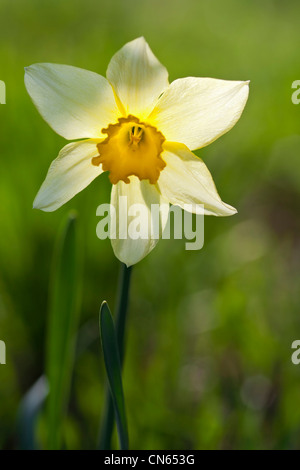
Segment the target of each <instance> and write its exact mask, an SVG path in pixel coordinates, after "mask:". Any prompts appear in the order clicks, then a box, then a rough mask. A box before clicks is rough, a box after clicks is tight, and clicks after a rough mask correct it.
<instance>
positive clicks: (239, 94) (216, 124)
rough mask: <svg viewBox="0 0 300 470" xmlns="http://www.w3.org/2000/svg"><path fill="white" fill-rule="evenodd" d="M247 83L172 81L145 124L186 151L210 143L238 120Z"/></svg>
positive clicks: (247, 88)
mask: <svg viewBox="0 0 300 470" xmlns="http://www.w3.org/2000/svg"><path fill="white" fill-rule="evenodd" d="M248 84H249V82H237V81H227V80H217V79H214V78H194V77H187V78H181V79H179V80H175V81H174V82H172V83H171V85H170V86H169V88H168V89H167V90H166V91H165V92H164V94H163V95H162V96H161V98H160V99H159V101H158V103H157V105H156V106H155V108H154V110H153V112H152V113H151V115H150V116H149V122H150V123H151V124H153V125H154V126H156V127H157V128H158V129H159V130H160V131H161V132H162V133H163V134H164V136H165V138H166V140H167V141H170V142H180V143H182V144H185V145H186V146H187V147H188V148H189V149H190V150H195V149H198V148H200V147H204V146H205V145H208V144H210V143H211V142H213V141H214V140H216V139H217V138H218V137H220V136H221V135H223V134H225V132H227V131H229V130H230V129H231V128H232V127H233V126H234V124H235V123H236V122H237V121H238V119H239V118H240V116H241V114H242V111H243V109H244V106H245V104H246V101H247V98H248V93H249V85H248Z"/></svg>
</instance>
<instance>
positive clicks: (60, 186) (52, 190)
mask: <svg viewBox="0 0 300 470" xmlns="http://www.w3.org/2000/svg"><path fill="white" fill-rule="evenodd" d="M96 144H97V142H94V141H91V140H88V141H83V142H72V143H71V144H68V145H66V146H65V147H64V148H63V149H62V150H61V151H60V153H59V155H58V157H57V158H56V159H55V160H54V161H53V162H52V163H51V166H50V168H49V171H48V174H47V176H46V179H45V181H44V182H43V184H42V186H41V188H40V190H39V192H38V194H37V196H36V198H35V200H34V203H33V207H34V209H42V210H43V211H46V212H51V211H55V210H56V209H58V208H59V207H60V206H62V205H63V204H65V203H66V202H68V201H69V200H70V199H71V198H72V197H73V196H75V194H77V193H79V192H80V191H82V189H84V188H85V187H86V186H88V185H89V184H90V183H91V182H92V181H93V180H94V179H95V178H96V177H97V176H99V175H100V174H101V173H102V168H101V165H100V166H99V167H98V166H94V165H92V158H93V157H95V156H97V155H98V149H97V147H96Z"/></svg>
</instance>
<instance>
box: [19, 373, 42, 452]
mask: <svg viewBox="0 0 300 470" xmlns="http://www.w3.org/2000/svg"><path fill="white" fill-rule="evenodd" d="M47 395H48V383H47V379H46V377H45V376H44V375H42V376H41V377H40V378H39V379H38V380H37V381H36V382H35V383H34V384H33V385H32V387H31V388H30V389H29V390H28V392H27V393H26V395H25V396H24V397H23V398H22V401H21V403H20V406H19V410H18V415H17V439H18V444H19V448H20V449H21V450H35V449H37V448H38V443H37V440H36V427H37V418H38V415H39V413H40V410H41V408H42V406H43V405H44V402H45V398H46V397H47Z"/></svg>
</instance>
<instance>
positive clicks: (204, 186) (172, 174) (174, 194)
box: [158, 143, 236, 216]
mask: <svg viewBox="0 0 300 470" xmlns="http://www.w3.org/2000/svg"><path fill="white" fill-rule="evenodd" d="M165 148H166V150H165V151H164V152H163V154H162V158H163V159H164V161H165V162H166V164H167V166H166V167H165V169H164V170H163V171H162V172H161V174H160V177H159V180H158V186H159V188H160V191H161V193H162V195H163V196H164V197H165V198H166V199H167V200H168V201H169V202H170V203H171V204H175V205H178V206H180V207H181V208H182V209H184V208H185V204H203V205H204V213H205V214H207V215H218V216H227V215H233V214H235V213H236V209H234V208H233V207H231V206H229V205H228V204H225V202H223V201H222V200H221V198H220V196H219V194H218V192H217V189H216V187H215V184H214V182H213V179H212V177H211V174H210V172H209V170H208V168H207V166H206V165H205V163H204V162H203V161H202V160H201V159H200V158H198V157H196V156H195V155H194V154H193V153H192V152H190V151H189V149H188V148H187V147H185V146H184V145H180V144H170V143H168V144H165ZM187 210H188V209H187ZM193 212H195V210H193Z"/></svg>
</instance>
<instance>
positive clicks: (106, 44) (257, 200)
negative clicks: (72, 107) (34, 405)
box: [0, 0, 300, 449]
mask: <svg viewBox="0 0 300 470" xmlns="http://www.w3.org/2000/svg"><path fill="white" fill-rule="evenodd" d="M299 17H300V4H299V2H298V1H297V0H294V1H293V0H290V1H289V2H282V1H280V0H264V1H263V2H262V1H261V0H252V1H251V2H250V1H246V0H210V1H209V2H208V1H204V0H185V1H184V2H183V1H181V0H151V1H148V0H144V1H134V0H126V1H125V0H117V1H113V0H107V1H104V0H99V1H95V0H64V1H58V0H43V1H40V0H26V1H25V0H14V1H13V2H11V1H9V0H2V1H1V4H0V39H1V40H0V79H1V80H3V81H5V83H6V87H7V104H6V105H1V106H0V123H1V130H0V156H1V160H0V229H1V232H0V233H1V235H0V260H1V265H0V339H1V340H4V341H5V342H6V347H7V364H6V365H0V448H15V447H16V446H17V445H18V444H17V440H16V414H17V410H18V407H19V404H20V402H21V400H22V397H23V396H24V394H25V393H26V392H27V391H28V390H29V389H30V387H31V386H32V385H33V384H34V382H35V381H36V380H37V379H38V378H39V377H40V376H41V375H42V374H43V372H44V368H45V367H44V364H45V342H46V336H47V309H48V307H47V305H48V304H47V302H48V286H49V275H50V266H51V259H52V254H53V247H54V242H55V239H56V235H57V231H58V228H59V226H60V225H61V222H62V220H63V219H65V217H66V214H67V213H68V212H69V211H70V209H73V208H75V209H76V210H77V211H78V213H79V226H80V231H81V250H82V253H83V258H84V276H83V296H82V309H81V316H80V330H79V337H78V342H79V345H81V351H82V352H81V354H80V355H79V356H78V358H77V360H76V362H75V365H74V371H73V380H72V388H71V398H70V403H69V406H68V413H67V416H66V418H65V420H64V423H63V441H64V447H65V448H68V449H74V448H79V449H91V448H94V447H95V443H96V440H97V434H98V428H99V421H100V417H101V415H102V413H103V398H104V390H105V371H104V364H103V357H102V355H101V349H100V343H99V339H98V311H99V306H100V303H101V301H102V300H103V299H106V300H107V301H108V302H109V304H110V306H111V308H112V311H113V310H114V306H115V295H116V285H117V276H118V269H119V263H118V261H117V260H116V259H115V258H114V255H113V252H112V249H111V246H110V242H109V241H108V240H107V241H100V240H98V239H97V237H96V232H95V230H96V224H97V221H98V220H97V218H96V207H97V206H98V205H99V204H100V203H103V202H109V197H110V184H109V181H108V178H107V176H106V175H103V176H101V178H99V179H96V180H95V181H94V182H93V183H92V184H91V185H90V186H89V187H88V188H87V189H86V190H85V191H83V192H82V193H80V194H79V195H77V196H76V197H75V198H74V199H73V200H71V201H70V202H69V203H68V204H66V206H64V207H62V208H61V209H59V210H58V211H57V212H54V213H43V212H41V211H36V210H32V201H33V199H34V196H35V194H36V193H37V190H38V189H39V187H40V185H41V183H42V181H43V179H44V177H45V174H46V171H47V169H48V167H49V164H50V162H51V161H52V160H53V159H54V158H55V157H56V156H57V154H58V151H59V150H60V148H61V147H63V146H64V145H65V143H66V142H65V141H64V139H63V138H61V137H59V136H58V135H56V134H55V133H54V132H53V131H52V130H51V129H50V127H49V126H48V125H47V124H46V123H45V122H44V121H43V120H42V118H41V117H40V116H39V114H38V112H37V111H36V109H35V108H34V106H33V104H32V102H31V101H30V98H29V96H28V95H27V93H26V91H25V87H24V82H23V68H24V66H28V65H30V64H33V63H36V62H54V63H62V64H70V65H74V66H78V67H82V68H85V69H89V70H93V71H95V72H98V73H100V74H102V75H104V74H105V70H106V67H107V64H108V62H109V60H110V58H111V56H112V55H113V54H114V53H115V52H116V51H117V50H118V49H119V48H120V47H122V46H123V45H124V44H125V43H126V42H127V41H129V40H132V39H134V38H135V37H138V36H141V35H143V36H145V38H146V40H147V41H148V42H149V44H150V47H151V48H152V50H153V52H154V53H155V55H156V56H157V57H158V58H159V60H160V61H161V62H162V63H163V64H164V65H165V66H166V67H167V68H168V70H169V73H170V80H171V81H172V80H174V79H176V78H178V77H185V76H208V77H215V78H223V79H233V80H248V79H250V80H251V85H250V96H249V101H248V103H247V105H246V108H245V111H244V113H243V115H242V118H241V119H240V121H239V122H238V124H237V125H236V126H235V127H234V128H233V129H232V131H230V132H229V133H228V134H226V135H225V136H223V137H222V138H220V139H219V140H218V141H216V142H215V143H213V144H212V145H210V146H208V147H207V148H204V149H202V150H200V151H198V152H197V153H198V155H199V156H201V157H202V158H203V160H204V161H205V162H206V164H207V166H208V167H209V169H210V170H211V172H212V175H213V177H214V180H215V182H216V186H217V188H218V190H219V192H220V195H221V197H222V198H223V200H224V201H226V202H228V203H229V204H232V205H233V206H235V207H237V209H238V214H237V215H235V216H234V217H230V218H213V217H206V219H205V244H204V248H203V249H202V250H200V251H198V252H193V251H185V250H184V243H185V242H184V240H182V241H181V240H173V241H167V240H163V241H161V242H160V243H159V244H158V246H157V247H156V248H155V250H154V251H153V252H152V253H151V254H150V255H149V256H148V257H147V258H146V259H144V260H143V261H142V262H140V263H139V264H138V265H136V266H135V267H134V270H133V277H132V290H131V301H130V314H129V323H128V330H127V348H126V349H127V350H126V358H125V367H124V389H125V398H126V407H127V414H128V421H129V434H130V441H131V448H133V449H283V448H284V449H294V448H299V447H300V408H299V406H298V404H299V401H300V365H299V366H296V365H293V364H292V362H291V354H292V350H291V343H292V341H293V340H295V339H299V338H300V308H299V307H300V298H299V285H300V270H299V262H300V239H299V229H300V218H299V210H300V161H299V158H300V155H299V146H300V105H299V106H297V105H294V104H292V101H291V95H292V91H293V90H292V89H291V84H292V82H293V81H294V80H297V79H300V69H299V44H300V32H299ZM44 427H45V425H43V416H41V418H40V420H39V426H38V436H39V440H40V442H43V433H44V432H45V429H44ZM41 445H42V444H41Z"/></svg>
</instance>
